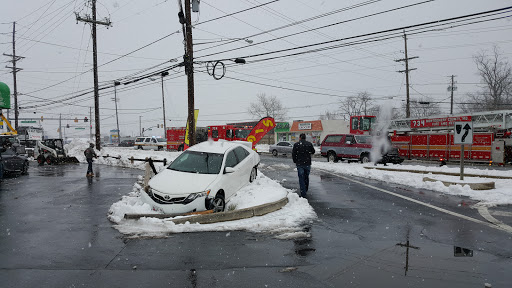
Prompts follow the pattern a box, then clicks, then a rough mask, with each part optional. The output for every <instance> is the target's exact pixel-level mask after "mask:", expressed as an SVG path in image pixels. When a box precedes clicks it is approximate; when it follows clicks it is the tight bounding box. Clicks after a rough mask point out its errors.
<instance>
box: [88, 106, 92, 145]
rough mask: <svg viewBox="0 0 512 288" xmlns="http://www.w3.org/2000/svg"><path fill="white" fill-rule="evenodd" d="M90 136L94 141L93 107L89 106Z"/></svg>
mask: <svg viewBox="0 0 512 288" xmlns="http://www.w3.org/2000/svg"><path fill="white" fill-rule="evenodd" d="M89 138H90V139H91V141H92V107H89Z"/></svg>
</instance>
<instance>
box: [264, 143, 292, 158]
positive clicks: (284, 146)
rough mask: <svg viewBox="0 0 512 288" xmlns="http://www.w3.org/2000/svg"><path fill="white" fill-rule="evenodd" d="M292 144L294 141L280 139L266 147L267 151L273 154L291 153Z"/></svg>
mask: <svg viewBox="0 0 512 288" xmlns="http://www.w3.org/2000/svg"><path fill="white" fill-rule="evenodd" d="M294 144H295V143H294V142H291V141H281V142H278V143H277V144H274V145H270V146H269V147H268V151H269V152H271V153H272V155H274V156H277V155H279V154H292V150H293V145H294Z"/></svg>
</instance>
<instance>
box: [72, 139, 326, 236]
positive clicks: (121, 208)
mask: <svg viewBox="0 0 512 288" xmlns="http://www.w3.org/2000/svg"><path fill="white" fill-rule="evenodd" d="M88 146H89V141H87V140H80V139H77V140H73V142H71V143H70V144H68V145H66V149H67V150H68V155H70V156H75V157H77V159H78V160H79V161H80V162H82V163H85V162H86V161H85V156H84V155H83V151H84V150H85V149H86V148H87V147H88ZM96 153H97V154H98V156H104V155H107V154H108V155H111V156H116V157H117V156H121V159H119V160H118V159H113V158H103V157H99V158H98V159H96V160H97V161H96V164H105V165H112V166H122V167H130V168H138V169H144V168H145V164H144V162H138V161H135V162H134V163H133V164H132V163H131V162H130V160H129V158H130V157H132V156H133V157H135V158H141V159H143V158H145V157H151V158H152V159H163V158H166V159H167V160H174V159H176V157H178V155H180V154H181V153H182V152H164V151H146V150H136V149H134V148H124V147H104V148H103V149H102V151H101V152H100V151H96ZM163 168H164V167H163V165H162V164H161V163H158V165H157V169H158V170H161V169H163ZM141 183H142V176H139V179H138V181H137V182H136V183H135V184H134V186H133V189H132V191H126V194H127V195H126V196H123V197H122V198H121V200H120V201H118V202H116V203H113V204H112V206H111V207H110V209H109V214H108V218H109V220H110V221H112V222H114V223H115V225H114V227H115V228H116V229H118V230H119V231H120V232H121V233H123V234H125V235H129V236H130V237H165V236H167V235H168V234H170V233H181V232H200V231H234V230H246V231H253V232H265V233H272V234H274V235H275V237H276V238H279V239H288V238H304V237H310V235H309V233H308V232H303V231H302V227H303V225H304V224H307V223H309V222H311V221H312V220H314V219H315V218H316V217H317V216H316V213H315V211H314V210H313V207H311V206H310V205H309V203H308V201H307V200H306V199H303V198H299V197H298V195H297V194H296V193H293V191H292V190H289V189H285V188H284V187H283V186H281V185H280V184H279V183H278V182H276V181H274V180H272V179H270V178H268V177H266V176H265V175H263V173H261V172H258V177H257V178H256V181H254V182H253V183H250V184H248V185H246V186H245V187H244V188H242V189H241V190H240V191H238V192H237V193H236V194H235V195H234V196H233V197H232V198H231V199H229V201H228V202H227V203H226V207H227V209H228V210H238V209H244V208H248V207H253V206H257V205H261V204H265V203H270V202H274V201H277V200H280V199H282V198H284V197H287V198H288V201H289V202H288V204H287V205H285V206H284V207H283V208H282V209H280V210H278V211H276V212H273V213H269V214H267V215H264V216H258V217H253V218H249V219H243V220H236V221H229V222H220V223H213V224H190V223H186V224H178V225H176V224H174V223H173V222H172V221H170V220H171V219H172V218H169V219H157V218H151V217H146V218H141V219H138V220H132V219H130V220H126V219H124V214H154V213H156V212H154V211H152V209H151V207H150V205H149V204H147V203H144V202H143V201H142V200H141V197H140V194H141V193H145V192H144V191H143V190H142V187H141ZM226 236H229V233H227V234H226Z"/></svg>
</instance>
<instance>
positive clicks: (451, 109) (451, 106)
mask: <svg viewBox="0 0 512 288" xmlns="http://www.w3.org/2000/svg"><path fill="white" fill-rule="evenodd" d="M449 77H450V78H451V79H452V84H451V85H450V86H448V91H450V92H451V97H450V98H451V100H450V115H453V91H456V90H457V86H455V81H453V78H455V75H452V76H449Z"/></svg>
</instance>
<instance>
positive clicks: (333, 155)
mask: <svg viewBox="0 0 512 288" xmlns="http://www.w3.org/2000/svg"><path fill="white" fill-rule="evenodd" d="M327 162H338V157H336V153H334V152H332V151H331V152H329V154H327Z"/></svg>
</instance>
